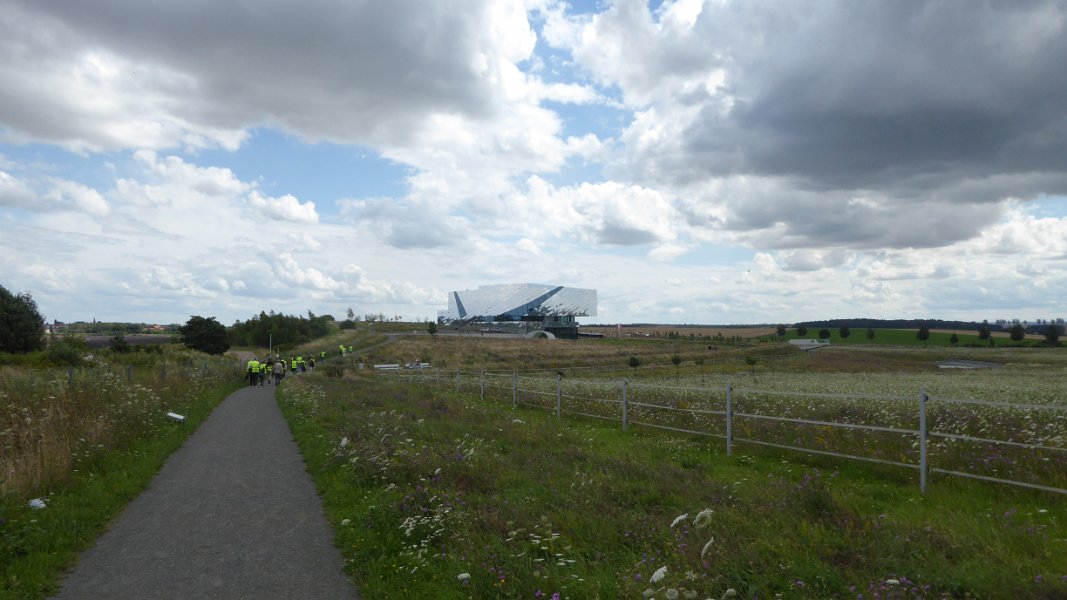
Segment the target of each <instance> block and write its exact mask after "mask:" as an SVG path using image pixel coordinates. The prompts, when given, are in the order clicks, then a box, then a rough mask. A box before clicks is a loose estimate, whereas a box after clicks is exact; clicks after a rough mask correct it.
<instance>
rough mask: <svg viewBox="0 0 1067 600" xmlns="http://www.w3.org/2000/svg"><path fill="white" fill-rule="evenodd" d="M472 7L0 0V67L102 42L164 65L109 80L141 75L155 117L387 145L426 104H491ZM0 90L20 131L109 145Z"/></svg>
mask: <svg viewBox="0 0 1067 600" xmlns="http://www.w3.org/2000/svg"><path fill="white" fill-rule="evenodd" d="M485 7H486V4H485V3H484V2H481V1H477V0H463V1H462V2H447V3H445V2H420V1H416V0H398V1H390V2H367V1H359V2H351V1H347V0H313V1H310V2H303V3H292V2H282V1H280V0H278V1H269V0H264V1H261V2H255V3H247V2H236V1H231V2H216V1H208V0H190V1H187V2H166V3H146V2H140V1H137V0H97V1H89V2H75V3H71V2H65V1H59V0H42V1H37V0H34V1H32V2H30V1H22V0H6V1H3V2H0V8H2V10H3V12H5V13H6V14H8V15H9V16H8V17H7V18H0V23H2V25H3V32H4V36H5V37H7V38H8V42H6V43H4V42H0V53H2V54H0V57H2V59H3V61H4V62H5V63H7V64H8V65H9V66H8V68H7V69H3V70H0V75H3V76H4V78H5V83H8V82H10V81H12V80H15V81H21V80H23V79H25V77H26V75H25V73H23V72H18V71H17V70H16V68H17V65H18V64H36V65H38V68H40V67H41V66H43V67H44V68H49V69H50V68H61V67H62V65H64V64H66V63H68V62H70V61H72V60H74V59H75V58H76V57H78V56H79V55H80V53H83V52H85V51H89V50H94V51H95V50H99V49H103V50H105V51H109V52H112V53H114V54H117V55H119V56H124V57H132V58H133V59H135V60H136V61H137V63H138V64H143V65H146V66H148V67H153V68H154V67H158V68H160V69H164V70H165V71H166V72H167V73H170V74H171V75H170V76H160V75H158V74H157V75H149V74H144V75H143V76H144V78H145V79H143V80H142V79H139V77H141V75H139V74H136V73H130V74H122V76H123V77H126V76H128V77H129V78H130V80H131V81H133V82H135V84H136V82H140V83H142V84H143V85H144V87H145V88H146V89H144V90H142V91H143V92H144V94H145V97H146V98H149V97H152V96H153V95H161V96H166V99H165V100H161V102H162V103H163V105H162V106H163V108H164V109H165V111H166V113H167V114H169V115H174V116H177V117H178V118H180V119H184V120H186V121H188V122H190V123H196V124H199V125H201V126H205V127H216V128H221V129H228V130H239V129H242V128H245V127H248V126H252V125H257V124H268V125H276V126H281V127H284V128H286V129H289V130H291V131H295V132H297V133H299V134H301V135H303V136H306V137H309V138H315V139H323V138H325V139H333V140H340V141H363V142H367V141H379V142H380V141H382V140H383V139H388V140H389V141H391V142H393V143H398V142H400V141H402V140H403V139H404V138H405V136H406V135H408V134H409V133H410V131H411V129H412V127H414V126H416V125H417V123H418V121H419V119H420V118H421V117H422V116H424V115H425V114H427V113H429V112H430V111H442V112H455V113H462V114H466V115H469V116H477V115H480V114H484V113H486V112H489V111H491V110H492V102H491V100H492V98H493V97H494V96H493V90H492V89H490V88H489V87H488V85H489V84H488V83H487V82H486V81H485V79H484V77H482V75H481V74H480V73H478V72H477V68H476V66H475V63H476V61H475V60H474V58H475V57H476V56H477V55H478V53H479V51H480V50H481V46H480V44H484V43H485V36H486V33H485V32H486V30H487V29H488V28H487V27H485V26H484V21H485ZM27 52H32V53H33V56H25V54H26V53H27ZM26 59H32V60H30V61H27V60H26ZM22 91H23V92H27V91H29V90H28V88H27V87H26V86H23V87H22ZM0 94H2V92H0ZM0 97H2V96H0ZM3 100H4V101H3V102H0V107H3V108H0V123H5V124H7V126H8V127H11V128H12V129H15V130H19V131H22V132H23V133H25V134H26V135H30V136H34V137H39V138H44V139H50V140H63V139H82V138H84V139H88V140H90V141H91V142H92V143H94V144H96V145H99V146H104V147H109V146H113V145H115V143H116V141H115V140H109V139H107V138H106V137H104V135H105V134H103V133H102V132H100V131H95V130H93V128H92V125H91V124H87V123H80V122H79V121H78V120H77V119H70V120H66V119H64V120H58V119H52V118H50V116H51V115H50V112H51V111H53V110H55V108H56V102H57V100H55V99H51V98H48V97H47V96H42V95H40V94H37V95H28V96H21V97H9V98H4V99H3Z"/></svg>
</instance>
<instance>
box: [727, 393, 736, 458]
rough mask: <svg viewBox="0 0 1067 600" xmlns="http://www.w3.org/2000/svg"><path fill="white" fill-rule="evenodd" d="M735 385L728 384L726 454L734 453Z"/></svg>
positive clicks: (731, 454)
mask: <svg viewBox="0 0 1067 600" xmlns="http://www.w3.org/2000/svg"><path fill="white" fill-rule="evenodd" d="M733 396H734V386H732V385H730V384H729V383H728V384H726V456H733V454H734V397H733Z"/></svg>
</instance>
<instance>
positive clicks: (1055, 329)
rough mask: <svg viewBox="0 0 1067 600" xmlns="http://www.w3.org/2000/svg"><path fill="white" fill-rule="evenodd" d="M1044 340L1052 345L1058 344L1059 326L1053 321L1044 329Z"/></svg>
mask: <svg viewBox="0 0 1067 600" xmlns="http://www.w3.org/2000/svg"><path fill="white" fill-rule="evenodd" d="M1045 341H1046V342H1048V343H1050V344H1052V345H1053V346H1059V345H1060V326H1059V325H1056V324H1055V323H1049V325H1048V329H1046V330H1045Z"/></svg>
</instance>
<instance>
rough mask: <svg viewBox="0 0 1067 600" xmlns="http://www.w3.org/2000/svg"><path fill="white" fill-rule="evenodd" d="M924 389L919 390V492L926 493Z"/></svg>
mask: <svg viewBox="0 0 1067 600" xmlns="http://www.w3.org/2000/svg"><path fill="white" fill-rule="evenodd" d="M926 400H927V396H926V389H925V388H924V389H920V390H919V491H920V492H922V493H924V494H925V493H926V474H927V472H928V465H927V464H926Z"/></svg>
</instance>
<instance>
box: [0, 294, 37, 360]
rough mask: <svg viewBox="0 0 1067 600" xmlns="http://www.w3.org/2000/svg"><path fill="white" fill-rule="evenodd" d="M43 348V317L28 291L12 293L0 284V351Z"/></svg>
mask: <svg viewBox="0 0 1067 600" xmlns="http://www.w3.org/2000/svg"><path fill="white" fill-rule="evenodd" d="M41 348H44V317H42V316H41V313H40V311H38V310H37V303H36V302H34V301H33V297H32V296H30V294H29V293H20V294H12V293H11V292H9V291H7V289H6V288H4V287H3V286H0V352H11V353H22V352H33V351H34V350H40V349H41Z"/></svg>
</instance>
